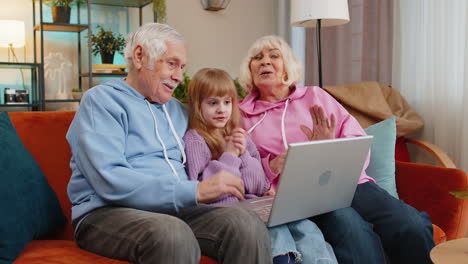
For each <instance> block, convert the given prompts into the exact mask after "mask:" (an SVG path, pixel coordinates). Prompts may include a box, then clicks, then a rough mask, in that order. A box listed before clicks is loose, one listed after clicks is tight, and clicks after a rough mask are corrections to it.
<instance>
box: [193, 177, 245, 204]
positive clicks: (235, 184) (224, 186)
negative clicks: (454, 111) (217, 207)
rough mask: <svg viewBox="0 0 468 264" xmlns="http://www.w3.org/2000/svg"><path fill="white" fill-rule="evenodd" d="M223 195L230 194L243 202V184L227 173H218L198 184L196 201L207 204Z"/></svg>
mask: <svg viewBox="0 0 468 264" xmlns="http://www.w3.org/2000/svg"><path fill="white" fill-rule="evenodd" d="M224 194H231V195H234V196H235V197H237V198H238V199H239V200H244V194H245V190H244V182H243V181H242V179H241V178H240V177H237V176H235V175H233V174H231V173H229V172H226V171H220V172H218V173H216V174H215V175H213V176H212V177H210V178H208V179H206V180H204V181H201V182H199V183H198V188H197V201H198V202H199V203H208V202H211V201H213V200H216V199H217V198H219V197H220V196H222V195H224Z"/></svg>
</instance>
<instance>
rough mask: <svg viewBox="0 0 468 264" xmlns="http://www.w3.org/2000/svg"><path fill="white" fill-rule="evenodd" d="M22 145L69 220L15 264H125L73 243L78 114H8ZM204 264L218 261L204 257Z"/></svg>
mask: <svg viewBox="0 0 468 264" xmlns="http://www.w3.org/2000/svg"><path fill="white" fill-rule="evenodd" d="M8 114H9V116H10V119H11V122H12V123H13V126H14V127H15V129H16V131H17V133H18V135H19V137H20V138H21V140H22V141H23V144H24V145H25V146H26V148H27V149H28V150H29V152H30V153H31V155H32V156H33V157H34V159H35V160H36V161H37V163H38V164H39V167H40V168H41V170H42V171H43V172H44V174H45V175H46V177H47V180H48V182H49V185H50V186H51V187H52V188H53V189H54V191H55V193H56V194H57V197H58V199H59V202H60V206H61V207H62V211H63V213H64V215H65V216H66V217H67V219H68V221H67V224H66V225H65V226H63V227H61V228H60V229H58V230H57V232H56V233H54V234H51V235H50V236H49V237H45V238H44V240H33V241H31V242H30V243H29V244H28V245H27V246H26V248H25V249H24V250H23V252H22V253H21V255H20V256H19V257H18V258H17V259H16V261H15V262H13V263H14V264H50V263H54V264H85V263H86V264H90V263H93V264H124V263H128V262H124V261H118V260H112V259H109V258H105V257H101V256H98V255H96V254H93V253H90V252H87V251H84V250H81V249H79V248H78V246H77V245H76V244H75V242H74V241H73V227H72V225H71V221H70V219H71V204H70V201H69V199H68V196H67V184H68V180H69V178H70V176H71V169H70V166H69V163H70V157H71V152H70V148H69V146H68V142H67V141H66V139H65V134H66V133H67V130H68V127H69V125H70V123H71V121H72V119H73V117H74V115H75V112H11V113H8ZM200 263H203V264H216V261H214V260H212V259H210V258H208V257H205V256H203V257H202V259H201V262H200Z"/></svg>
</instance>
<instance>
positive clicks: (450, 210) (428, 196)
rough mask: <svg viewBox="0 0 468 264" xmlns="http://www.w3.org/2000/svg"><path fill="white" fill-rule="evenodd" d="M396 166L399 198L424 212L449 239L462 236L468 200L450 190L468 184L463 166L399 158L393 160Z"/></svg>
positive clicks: (461, 188)
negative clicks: (419, 162) (457, 167)
mask: <svg viewBox="0 0 468 264" xmlns="http://www.w3.org/2000/svg"><path fill="white" fill-rule="evenodd" d="M395 170H396V171H395V174H396V184H397V191H398V195H399V196H400V199H402V200H404V201H405V202H406V203H408V204H410V205H411V206H413V207H415V208H416V209H418V210H420V211H425V212H427V213H428V214H429V216H430V218H431V220H432V223H434V224H436V225H437V226H439V227H440V228H442V230H444V232H445V233H446V234H447V239H448V240H451V239H455V238H461V237H464V236H465V232H466V229H467V226H468V201H467V200H465V199H458V198H455V197H454V196H453V195H451V194H449V191H454V190H464V189H465V187H466V186H468V179H467V175H466V174H465V172H464V171H463V170H459V169H454V168H443V167H438V166H433V165H426V164H417V163H409V162H401V161H396V167H395Z"/></svg>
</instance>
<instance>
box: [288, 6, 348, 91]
mask: <svg viewBox="0 0 468 264" xmlns="http://www.w3.org/2000/svg"><path fill="white" fill-rule="evenodd" d="M348 22H349V10H348V0H291V25H292V26H296V27H317V30H316V41H317V60H318V68H319V86H320V87H323V80H322V50H321V42H320V31H321V28H322V27H329V26H337V25H341V24H346V23H348Z"/></svg>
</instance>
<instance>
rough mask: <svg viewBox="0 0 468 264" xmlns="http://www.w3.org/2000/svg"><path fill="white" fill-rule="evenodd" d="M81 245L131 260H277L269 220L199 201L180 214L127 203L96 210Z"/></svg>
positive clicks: (82, 230) (79, 235) (82, 227)
mask: <svg viewBox="0 0 468 264" xmlns="http://www.w3.org/2000/svg"><path fill="white" fill-rule="evenodd" d="M75 239H76V242H77V244H78V246H79V247H80V248H82V249H84V250H88V251H91V252H93V253H96V254H98V255H102V256H105V257H109V258H113V259H119V260H126V261H130V262H132V263H145V264H146V263H148V264H150V263H151V264H154V263H164V264H168V263H184V264H186V263H187V264H188V263H194V264H198V263H199V261H200V254H201V253H202V254H203V255H206V256H209V257H211V258H213V259H215V260H217V261H218V262H219V263H272V257H271V244H270V237H269V235H268V231H267V229H266V227H265V224H264V223H263V222H262V221H261V220H260V219H259V218H258V217H257V216H256V215H255V214H254V213H253V212H250V211H247V210H243V209H240V208H216V207H211V206H206V205H200V206H198V207H194V208H187V209H183V210H181V211H180V212H179V213H178V214H176V215H175V216H171V215H166V214H159V213H152V212H147V211H141V210H136V209H131V208H123V207H104V208H100V209H97V210H95V211H93V212H91V213H90V214H89V215H88V216H86V217H85V218H84V219H83V220H82V221H81V223H80V224H79V226H78V229H77V230H76V233H75Z"/></svg>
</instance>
